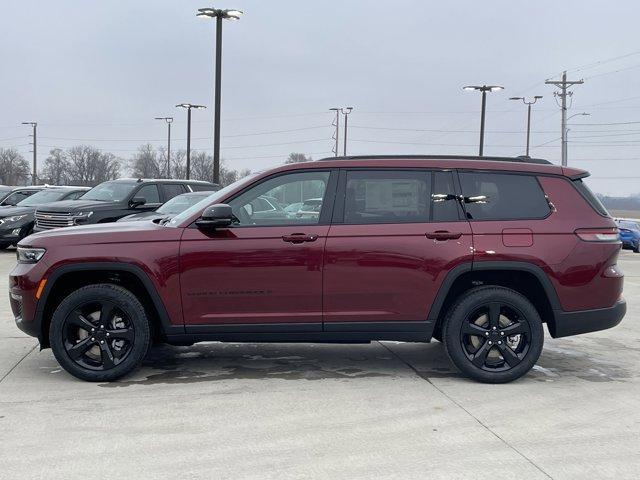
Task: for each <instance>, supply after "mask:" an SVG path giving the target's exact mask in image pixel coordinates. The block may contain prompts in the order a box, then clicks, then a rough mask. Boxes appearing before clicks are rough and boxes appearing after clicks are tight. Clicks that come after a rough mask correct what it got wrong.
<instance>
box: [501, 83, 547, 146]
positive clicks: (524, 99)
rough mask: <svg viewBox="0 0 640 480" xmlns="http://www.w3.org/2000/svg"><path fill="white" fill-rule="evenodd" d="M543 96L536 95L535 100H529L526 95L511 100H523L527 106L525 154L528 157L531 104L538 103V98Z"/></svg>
mask: <svg viewBox="0 0 640 480" xmlns="http://www.w3.org/2000/svg"><path fill="white" fill-rule="evenodd" d="M541 98H542V95H536V96H535V97H533V100H529V101H528V102H527V99H526V98H525V97H511V98H509V100H522V102H523V103H524V104H525V105H526V106H527V153H526V154H525V155H526V156H527V157H528V156H529V139H530V138H531V105H533V104H534V103H536V102H537V101H538V100H540V99H541Z"/></svg>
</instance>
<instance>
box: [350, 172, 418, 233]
mask: <svg viewBox="0 0 640 480" xmlns="http://www.w3.org/2000/svg"><path fill="white" fill-rule="evenodd" d="M430 184H431V174H430V173H429V172H417V171H375V170H373V171H372V170H369V171H351V172H347V182H346V190H345V205H344V222H345V223H347V224H375V223H422V222H428V221H429V204H430V202H429V196H430V195H429V190H430Z"/></svg>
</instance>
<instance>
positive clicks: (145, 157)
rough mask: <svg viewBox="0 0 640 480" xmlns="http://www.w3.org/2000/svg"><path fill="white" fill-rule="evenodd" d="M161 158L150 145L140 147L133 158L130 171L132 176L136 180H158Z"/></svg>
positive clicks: (160, 170)
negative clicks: (136, 178)
mask: <svg viewBox="0 0 640 480" xmlns="http://www.w3.org/2000/svg"><path fill="white" fill-rule="evenodd" d="M162 161H163V160H162V158H161V157H160V155H158V153H157V152H156V150H155V149H154V148H153V146H152V145H151V144H146V145H142V146H140V147H139V148H138V152H137V153H136V154H135V155H134V156H133V159H132V161H131V169H132V170H133V176H134V177H138V178H160V177H161V172H162V169H161V167H160V163H161V162H162Z"/></svg>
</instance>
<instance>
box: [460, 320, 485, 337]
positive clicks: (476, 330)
mask: <svg viewBox="0 0 640 480" xmlns="http://www.w3.org/2000/svg"><path fill="white" fill-rule="evenodd" d="M488 331H489V330H487V329H486V328H482V327H481V326H480V325H476V324H475V323H473V322H464V323H463V324H462V333H463V334H464V335H476V336H478V337H483V338H484V337H485V335H486V334H487V332H488Z"/></svg>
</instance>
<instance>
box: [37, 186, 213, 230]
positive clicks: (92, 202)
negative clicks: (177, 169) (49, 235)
mask: <svg viewBox="0 0 640 480" xmlns="http://www.w3.org/2000/svg"><path fill="white" fill-rule="evenodd" d="M219 188H220V187H218V186H217V185H214V184H213V183H209V182H202V181H198V180H162V179H154V180H146V179H142V178H139V179H134V178H123V179H120V180H110V181H108V182H103V183H101V184H100V185H97V186H95V187H93V188H92V189H91V190H89V191H88V192H87V193H85V194H84V195H83V196H82V197H81V198H80V199H78V200H77V201H72V202H56V203H52V204H48V205H41V206H39V207H38V209H37V210H36V224H35V226H34V229H33V230H34V231H35V232H41V231H43V230H49V229H52V228H60V227H71V226H74V225H89V224H92V223H108V222H115V221H117V220H118V219H120V218H122V217H124V216H126V215H130V214H132V213H140V212H147V211H153V210H155V209H156V208H158V207H159V206H160V205H162V204H163V203H164V202H166V201H167V200H170V199H172V198H173V197H175V196H176V195H180V194H181V193H186V192H201V191H211V192H213V191H216V190H218V189H219Z"/></svg>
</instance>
